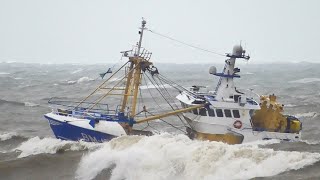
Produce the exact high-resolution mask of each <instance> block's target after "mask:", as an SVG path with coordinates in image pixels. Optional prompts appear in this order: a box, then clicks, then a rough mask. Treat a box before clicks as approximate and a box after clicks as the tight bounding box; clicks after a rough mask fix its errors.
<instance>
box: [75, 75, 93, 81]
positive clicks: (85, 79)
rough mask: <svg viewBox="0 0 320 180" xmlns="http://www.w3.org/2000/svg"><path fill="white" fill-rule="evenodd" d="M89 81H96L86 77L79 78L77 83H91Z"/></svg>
mask: <svg viewBox="0 0 320 180" xmlns="http://www.w3.org/2000/svg"><path fill="white" fill-rule="evenodd" d="M89 81H94V79H91V78H89V77H86V76H85V77H82V78H79V79H78V80H77V83H83V82H89Z"/></svg>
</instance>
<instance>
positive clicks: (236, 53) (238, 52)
mask: <svg viewBox="0 0 320 180" xmlns="http://www.w3.org/2000/svg"><path fill="white" fill-rule="evenodd" d="M242 53H243V49H242V46H241V45H235V46H233V51H232V55H234V56H241V55H242Z"/></svg>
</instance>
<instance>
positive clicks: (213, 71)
mask: <svg viewBox="0 0 320 180" xmlns="http://www.w3.org/2000/svg"><path fill="white" fill-rule="evenodd" d="M216 73H217V68H216V67H215V66H211V67H210V68H209V74H213V75H215V74H216Z"/></svg>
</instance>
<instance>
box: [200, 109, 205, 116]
mask: <svg viewBox="0 0 320 180" xmlns="http://www.w3.org/2000/svg"><path fill="white" fill-rule="evenodd" d="M199 115H201V116H207V110H206V109H205V108H201V109H199Z"/></svg>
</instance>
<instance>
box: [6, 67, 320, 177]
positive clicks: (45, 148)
mask: <svg viewBox="0 0 320 180" xmlns="http://www.w3.org/2000/svg"><path fill="white" fill-rule="evenodd" d="M155 65H156V66H157V67H158V69H159V71H160V73H161V74H163V75H165V76H166V77H168V78H169V79H171V80H173V81H175V82H177V83H178V84H180V85H183V86H185V87H190V86H192V85H202V86H208V89H209V90H214V87H215V86H216V84H217V82H218V79H217V78H216V77H214V76H211V75H210V74H209V73H208V68H209V66H211V64H157V63H156V64H155ZM110 66H111V65H108V64H96V65H80V64H24V63H9V62H3V63H0V179H6V180H10V179H14V180H16V179H30V180H37V179H39V180H42V179H47V180H51V179H59V180H64V179H66V180H68V179H83V180H89V179H112V180H118V179H130V180H131V179H132V180H135V179H139V180H141V179H148V180H149V179H155V180H158V179H159V180H165V179H177V180H185V179H187V180H188V179H190V180H191V179H320V171H319V169H320V132H319V131H320V119H319V113H320V91H319V89H320V71H319V69H320V64H312V63H306V62H301V63H289V64H250V63H249V64H246V63H241V64H240V65H239V67H240V68H241V72H240V75H241V78H240V79H236V80H235V84H236V86H237V87H239V89H241V88H242V89H249V88H252V89H254V91H255V92H257V93H259V94H270V93H274V94H275V95H277V97H278V101H279V102H281V103H283V104H285V113H287V114H291V115H295V116H297V117H299V118H300V120H301V121H302V122H303V131H302V141H301V142H295V143H291V142H282V141H277V140H270V141H257V142H252V143H248V144H241V145H227V144H223V143H220V142H207V141H195V140H190V139H189V138H188V137H187V136H185V135H183V134H181V133H179V132H178V131H175V130H171V131H170V132H169V133H168V132H167V127H166V125H163V126H157V132H156V133H155V135H153V136H149V137H144V136H127V137H120V138H116V139H113V140H111V141H110V142H105V143H102V144H95V143H86V142H70V141H62V140H58V139H56V138H55V137H54V136H53V133H52V131H51V129H50V127H49V125H48V122H47V121H46V120H45V119H44V117H43V114H45V113H47V112H50V111H51V108H50V107H49V106H48V103H47V101H48V100H49V99H50V98H51V97H60V98H63V99H79V100H81V99H82V98H84V97H85V96H86V95H88V94H89V93H90V92H91V91H92V90H94V89H95V88H96V86H97V85H99V84H100V83H101V82H102V80H101V78H99V73H101V72H104V71H106V70H107V69H108V67H110ZM216 66H217V69H218V70H221V68H222V67H223V64H216ZM143 91H146V88H145V90H143ZM147 101H149V104H151V106H152V101H151V99H147ZM154 106H156V105H154Z"/></svg>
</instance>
